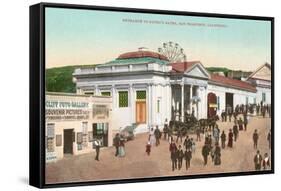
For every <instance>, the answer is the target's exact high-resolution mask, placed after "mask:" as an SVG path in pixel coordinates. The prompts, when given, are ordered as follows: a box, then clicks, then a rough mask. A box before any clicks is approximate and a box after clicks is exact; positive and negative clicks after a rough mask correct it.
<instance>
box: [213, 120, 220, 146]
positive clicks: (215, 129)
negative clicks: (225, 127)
mask: <svg viewBox="0 0 281 191" xmlns="http://www.w3.org/2000/svg"><path fill="white" fill-rule="evenodd" d="M213 136H214V139H215V142H219V139H220V129H219V127H218V125H217V124H216V126H215V128H214V130H213Z"/></svg>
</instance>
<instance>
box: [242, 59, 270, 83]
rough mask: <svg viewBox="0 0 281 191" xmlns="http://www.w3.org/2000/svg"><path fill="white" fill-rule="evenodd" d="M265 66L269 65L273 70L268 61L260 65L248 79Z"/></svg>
mask: <svg viewBox="0 0 281 191" xmlns="http://www.w3.org/2000/svg"><path fill="white" fill-rule="evenodd" d="M264 66H268V67H269V68H270V70H271V65H270V64H269V63H267V62H266V63H264V64H262V65H261V66H260V67H258V68H257V69H256V70H255V71H254V72H252V74H250V75H249V76H248V78H247V79H246V80H248V79H250V78H252V76H253V75H255V74H256V73H257V72H258V71H259V70H260V69H262V68H263V67H264Z"/></svg>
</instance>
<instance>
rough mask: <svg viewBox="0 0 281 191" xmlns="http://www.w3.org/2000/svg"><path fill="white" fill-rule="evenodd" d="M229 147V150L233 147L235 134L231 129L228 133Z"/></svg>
mask: <svg viewBox="0 0 281 191" xmlns="http://www.w3.org/2000/svg"><path fill="white" fill-rule="evenodd" d="M227 146H228V147H229V148H232V147H233V133H232V130H231V129H229V133H228V143H227Z"/></svg>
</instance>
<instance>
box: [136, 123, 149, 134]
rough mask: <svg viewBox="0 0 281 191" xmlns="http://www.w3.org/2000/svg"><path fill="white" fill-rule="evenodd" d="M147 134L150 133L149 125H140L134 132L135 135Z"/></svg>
mask: <svg viewBox="0 0 281 191" xmlns="http://www.w3.org/2000/svg"><path fill="white" fill-rule="evenodd" d="M147 132H149V127H148V125H147V124H138V125H137V127H136V129H135V130H134V133H135V134H139V133H147Z"/></svg>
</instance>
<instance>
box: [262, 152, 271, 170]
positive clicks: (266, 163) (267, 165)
mask: <svg viewBox="0 0 281 191" xmlns="http://www.w3.org/2000/svg"><path fill="white" fill-rule="evenodd" d="M262 166H263V169H264V170H270V162H269V156H268V154H267V153H265V154H264V159H263V161H262Z"/></svg>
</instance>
